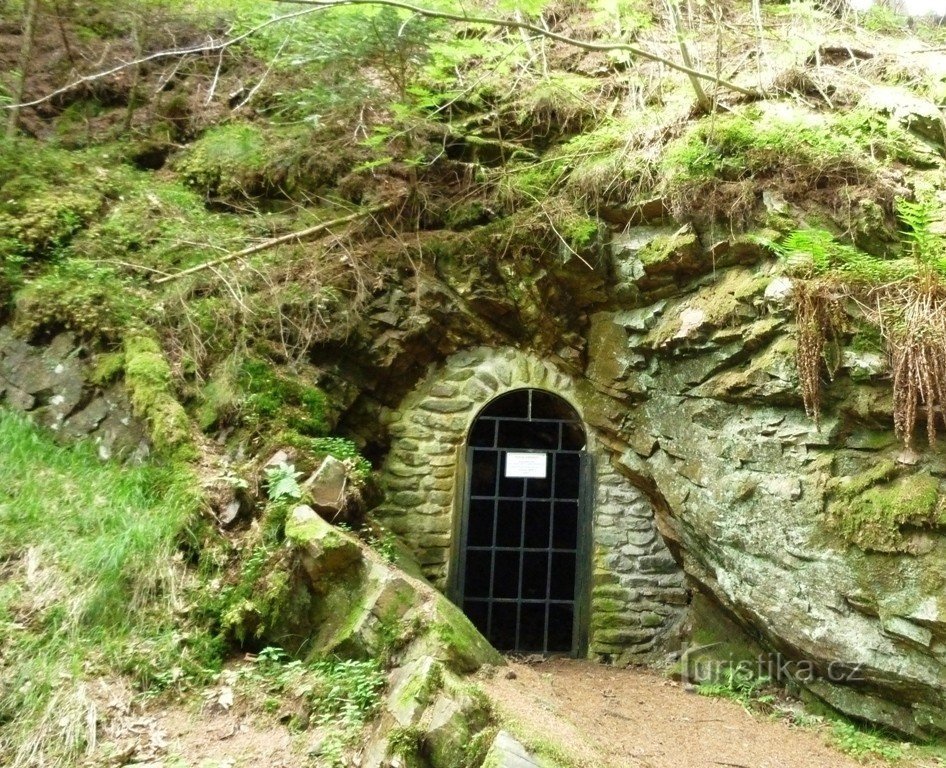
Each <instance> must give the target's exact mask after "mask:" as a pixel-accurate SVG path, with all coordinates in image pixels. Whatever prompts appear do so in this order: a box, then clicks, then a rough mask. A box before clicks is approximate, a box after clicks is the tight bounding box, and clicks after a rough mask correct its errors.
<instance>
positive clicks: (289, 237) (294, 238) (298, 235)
mask: <svg viewBox="0 0 946 768" xmlns="http://www.w3.org/2000/svg"><path fill="white" fill-rule="evenodd" d="M393 207H394V203H386V204H384V205H376V206H375V207H373V208H368V209H367V210H364V211H355V213H350V214H348V215H347V216H342V217H341V218H339V219H332V220H331V221H323V222H322V223H321V224H316V225H315V226H313V227H308V228H307V229H300V230H298V231H296V232H290V233H289V234H286V235H280V236H279V237H273V238H270V239H269V240H264V241H263V242H261V243H257V244H256V245H251V246H249V247H248V248H244V249H243V250H240V251H234V252H233V253H228V254H226V255H225V256H221V257H220V258H217V259H211V260H210V261H204V262H202V263H200V264H196V265H195V266H193V267H188V268H187V269H184V270H181V271H180V272H175V273H174V274H173V275H167V276H165V277H159V278H158V279H157V280H155V281H154V284H155V285H161V284H162V283H169V282H171V281H172V280H178V279H179V278H182V277H185V276H187V275H193V274H194V273H195V272H203V271H204V270H205V269H213V268H214V267H217V266H219V265H221V264H226V263H227V262H229V261H233V260H234V259H242V258H243V257H245V256H252V255H253V254H254V253H259V252H260V251H265V250H267V249H269V248H274V247H276V246H277V245H282V244H283V243H292V242H298V241H300V240H305V239H306V238H308V237H312V236H313V235H317V234H319V233H320V232H324V231H325V230H327V229H329V228H331V227H334V226H336V225H338V224H347V223H348V222H349V221H355V220H356V219H361V218H364V217H365V216H372V215H374V214H376V213H380V212H381V211H384V210H387V209H388V208H393Z"/></svg>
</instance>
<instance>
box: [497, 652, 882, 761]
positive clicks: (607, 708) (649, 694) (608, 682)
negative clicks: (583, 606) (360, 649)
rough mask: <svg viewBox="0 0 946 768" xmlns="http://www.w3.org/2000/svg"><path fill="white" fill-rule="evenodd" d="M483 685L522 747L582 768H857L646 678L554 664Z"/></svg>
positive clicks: (734, 707)
mask: <svg viewBox="0 0 946 768" xmlns="http://www.w3.org/2000/svg"><path fill="white" fill-rule="evenodd" d="M511 670H512V671H513V672H514V673H515V678H514V679H509V678H508V677H507V675H509V672H508V671H507V670H505V669H500V670H498V671H497V672H496V674H495V675H493V676H492V677H490V678H488V679H484V680H483V681H482V685H483V687H484V688H485V689H486V690H487V691H488V692H489V693H490V694H491V695H493V696H494V697H495V698H496V699H497V700H498V701H499V702H500V705H501V707H502V708H503V709H504V711H505V714H507V715H508V716H510V717H511V718H512V719H513V720H514V721H517V722H519V723H521V724H522V726H523V727H524V729H525V734H526V735H527V736H529V737H537V738H539V739H542V740H545V741H548V742H551V743H553V744H557V745H559V746H560V747H561V748H563V749H564V750H565V751H566V752H567V753H569V754H570V755H574V756H575V757H576V758H578V759H579V760H580V762H581V764H582V765H586V766H588V768H714V767H715V766H728V767H729V768H864V763H858V762H855V761H854V760H852V759H850V758H848V757H846V756H845V755H843V754H841V753H840V752H838V751H837V750H835V749H833V748H832V747H830V746H828V745H827V744H826V743H825V740H824V737H823V736H822V735H821V733H819V731H818V730H817V729H806V728H798V727H792V726H790V725H789V724H788V723H786V722H785V721H778V720H769V719H766V718H764V717H762V716H760V715H753V714H750V713H749V712H747V711H746V710H745V709H744V708H743V707H742V706H740V705H739V704H738V703H736V702H732V701H726V700H723V699H717V698H710V697H706V696H700V695H698V694H696V693H692V692H687V691H685V690H684V689H683V688H682V687H681V686H680V685H679V684H677V683H674V682H673V681H671V680H668V679H667V678H665V677H662V676H660V675H659V674H657V673H655V672H649V671H642V670H628V669H616V668H614V667H606V666H602V665H600V664H594V663H592V662H588V661H575V660H566V659H558V660H551V661H547V662H544V663H540V664H536V665H526V664H517V663H512V664H511Z"/></svg>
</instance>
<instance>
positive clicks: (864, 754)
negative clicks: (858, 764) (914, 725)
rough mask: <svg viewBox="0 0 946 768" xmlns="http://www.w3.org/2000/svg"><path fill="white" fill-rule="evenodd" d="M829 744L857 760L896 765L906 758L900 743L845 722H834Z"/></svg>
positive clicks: (903, 746)
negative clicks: (879, 761) (874, 760)
mask: <svg viewBox="0 0 946 768" xmlns="http://www.w3.org/2000/svg"><path fill="white" fill-rule="evenodd" d="M829 739H830V741H831V743H832V744H833V745H834V746H835V747H836V748H837V749H838V750H840V751H841V752H843V753H844V754H846V755H850V756H851V757H853V758H856V759H857V760H869V759H880V760H885V761H887V762H892V763H897V762H899V761H900V760H902V759H903V758H904V757H905V756H906V749H905V746H906V747H908V746H909V745H904V744H903V743H902V742H898V741H894V740H893V739H891V738H890V736H889V735H887V734H885V733H883V732H882V731H878V730H875V729H864V728H860V727H858V726H857V725H855V724H854V723H850V722H848V721H847V720H840V719H839V720H835V721H834V722H832V723H831V728H830V731H829Z"/></svg>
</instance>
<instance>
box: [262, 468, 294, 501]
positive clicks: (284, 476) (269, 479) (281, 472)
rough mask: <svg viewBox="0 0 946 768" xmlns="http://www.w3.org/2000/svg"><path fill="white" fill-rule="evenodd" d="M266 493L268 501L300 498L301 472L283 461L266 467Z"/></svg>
mask: <svg viewBox="0 0 946 768" xmlns="http://www.w3.org/2000/svg"><path fill="white" fill-rule="evenodd" d="M264 472H265V474H266V495H267V497H268V498H269V500H270V501H273V502H278V501H287V500H291V499H301V498H302V487H301V486H300V485H299V478H300V477H301V476H302V473H301V472H298V471H296V468H295V467H294V466H293V465H292V464H290V463H288V462H285V461H281V462H279V463H278V464H276V465H274V466H271V467H266V469H265V470H264Z"/></svg>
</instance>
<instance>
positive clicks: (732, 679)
mask: <svg viewBox="0 0 946 768" xmlns="http://www.w3.org/2000/svg"><path fill="white" fill-rule="evenodd" d="M769 682H770V681H769V679H768V678H766V677H757V676H756V675H754V674H753V673H752V671H751V670H750V669H747V668H746V667H744V666H742V665H740V664H727V665H725V667H723V672H722V674H721V675H720V676H719V677H718V678H717V679H715V680H707V681H705V682H701V683H700V684H699V685H698V686H697V691H698V692H699V693H700V694H701V695H703V696H719V697H721V698H725V699H731V700H732V701H737V702H739V703H740V704H742V705H743V707H745V708H746V709H751V708H752V707H753V706H758V705H760V704H762V705H769V704H771V703H772V702H773V701H774V697H773V696H771V695H769V694H765V693H763V691H764V690H765V687H766V686H767V685H768V684H769Z"/></svg>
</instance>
